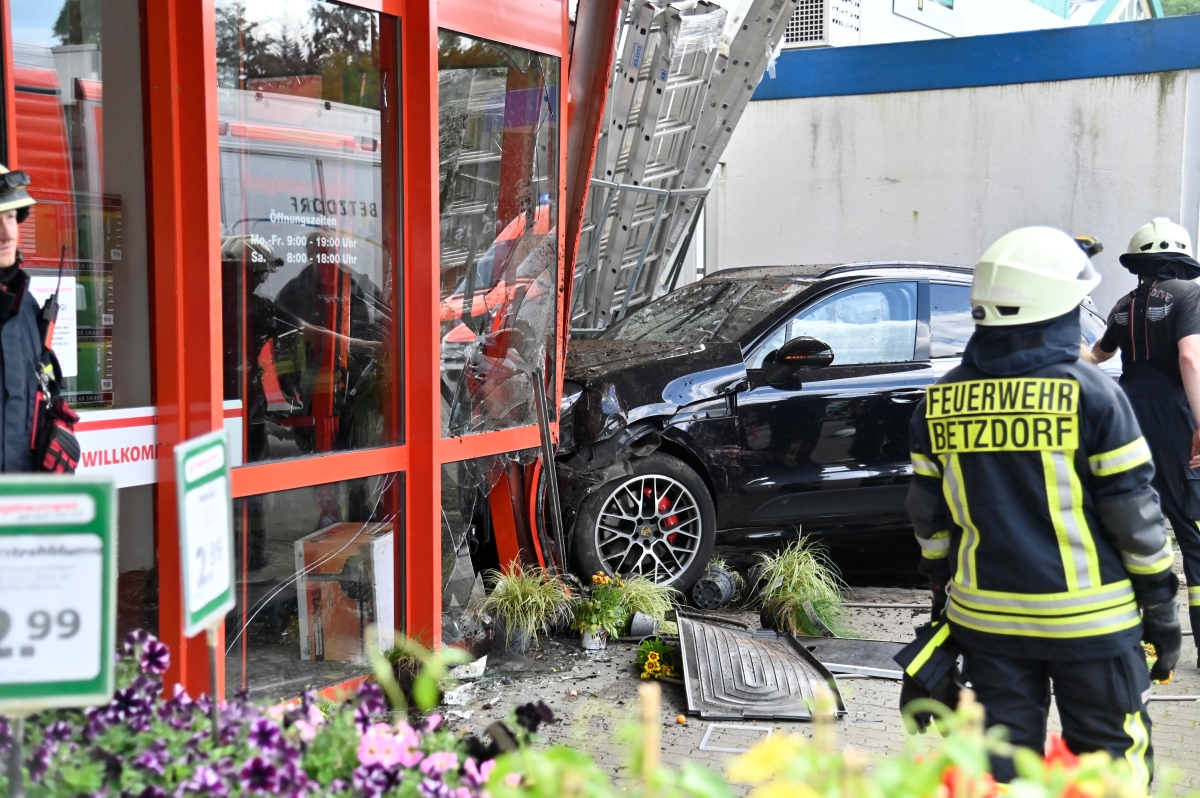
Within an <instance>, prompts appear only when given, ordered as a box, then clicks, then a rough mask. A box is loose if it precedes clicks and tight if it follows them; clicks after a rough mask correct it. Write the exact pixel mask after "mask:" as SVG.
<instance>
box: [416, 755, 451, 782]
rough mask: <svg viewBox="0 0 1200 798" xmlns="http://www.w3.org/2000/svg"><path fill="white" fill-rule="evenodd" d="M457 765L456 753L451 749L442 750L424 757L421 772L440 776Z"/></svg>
mask: <svg viewBox="0 0 1200 798" xmlns="http://www.w3.org/2000/svg"><path fill="white" fill-rule="evenodd" d="M457 767H458V754H455V753H453V752H451V751H443V752H440V753H437V754H430V755H429V756H427V757H425V761H424V762H422V763H421V772H422V773H424V774H425V775H426V776H435V775H436V776H440V775H442V774H443V773H445V772H447V771H449V770H454V769H455V768H457Z"/></svg>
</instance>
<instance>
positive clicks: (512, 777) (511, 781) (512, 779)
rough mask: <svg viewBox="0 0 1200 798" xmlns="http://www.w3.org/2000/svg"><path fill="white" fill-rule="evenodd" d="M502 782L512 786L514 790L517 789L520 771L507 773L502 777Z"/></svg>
mask: <svg viewBox="0 0 1200 798" xmlns="http://www.w3.org/2000/svg"><path fill="white" fill-rule="evenodd" d="M504 783H505V784H507V785H508V786H509V787H512V788H513V789H514V790H515V789H517V788H518V787H520V786H521V774H520V773H509V774H508V775H507V776H505V777H504Z"/></svg>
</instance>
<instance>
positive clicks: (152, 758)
mask: <svg viewBox="0 0 1200 798" xmlns="http://www.w3.org/2000/svg"><path fill="white" fill-rule="evenodd" d="M170 761H171V752H170V751H168V750H167V744H166V743H165V742H163V741H162V740H155V741H154V743H153V744H152V745H151V746H150V747H149V748H147V749H146V750H145V751H142V752H141V753H140V754H138V755H137V756H135V757H134V758H133V759H132V760H130V764H132V765H133V766H134V767H139V768H142V769H144V770H149V771H150V772H151V773H155V774H157V775H159V776H161V775H162V774H163V769H164V767H165V766H166V764H167V763H168V762H170Z"/></svg>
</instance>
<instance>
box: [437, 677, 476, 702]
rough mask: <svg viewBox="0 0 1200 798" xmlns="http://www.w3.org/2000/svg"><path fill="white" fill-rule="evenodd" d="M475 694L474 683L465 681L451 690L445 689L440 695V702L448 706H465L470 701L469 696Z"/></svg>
mask: <svg viewBox="0 0 1200 798" xmlns="http://www.w3.org/2000/svg"><path fill="white" fill-rule="evenodd" d="M474 695H475V683H474V682H467V683H466V684H464V685H462V686H461V687H456V688H454V689H453V690H449V691H447V692H446V693H445V694H444V695H443V696H442V703H443V704H445V705H446V706H448V707H465V706H466V705H467V704H469V703H471V698H472V697H474Z"/></svg>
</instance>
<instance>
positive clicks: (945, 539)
mask: <svg viewBox="0 0 1200 798" xmlns="http://www.w3.org/2000/svg"><path fill="white" fill-rule="evenodd" d="M917 544H918V545H919V546H920V547H921V556H922V557H924V558H925V559H927V560H941V559H944V558H945V557H946V555H947V554H949V553H950V530H949V529H943V530H941V531H940V532H934V533H933V534H932V535H931V536H930V537H929V538H928V539H926V538H922V537H920V536H919V535H918V536H917Z"/></svg>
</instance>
